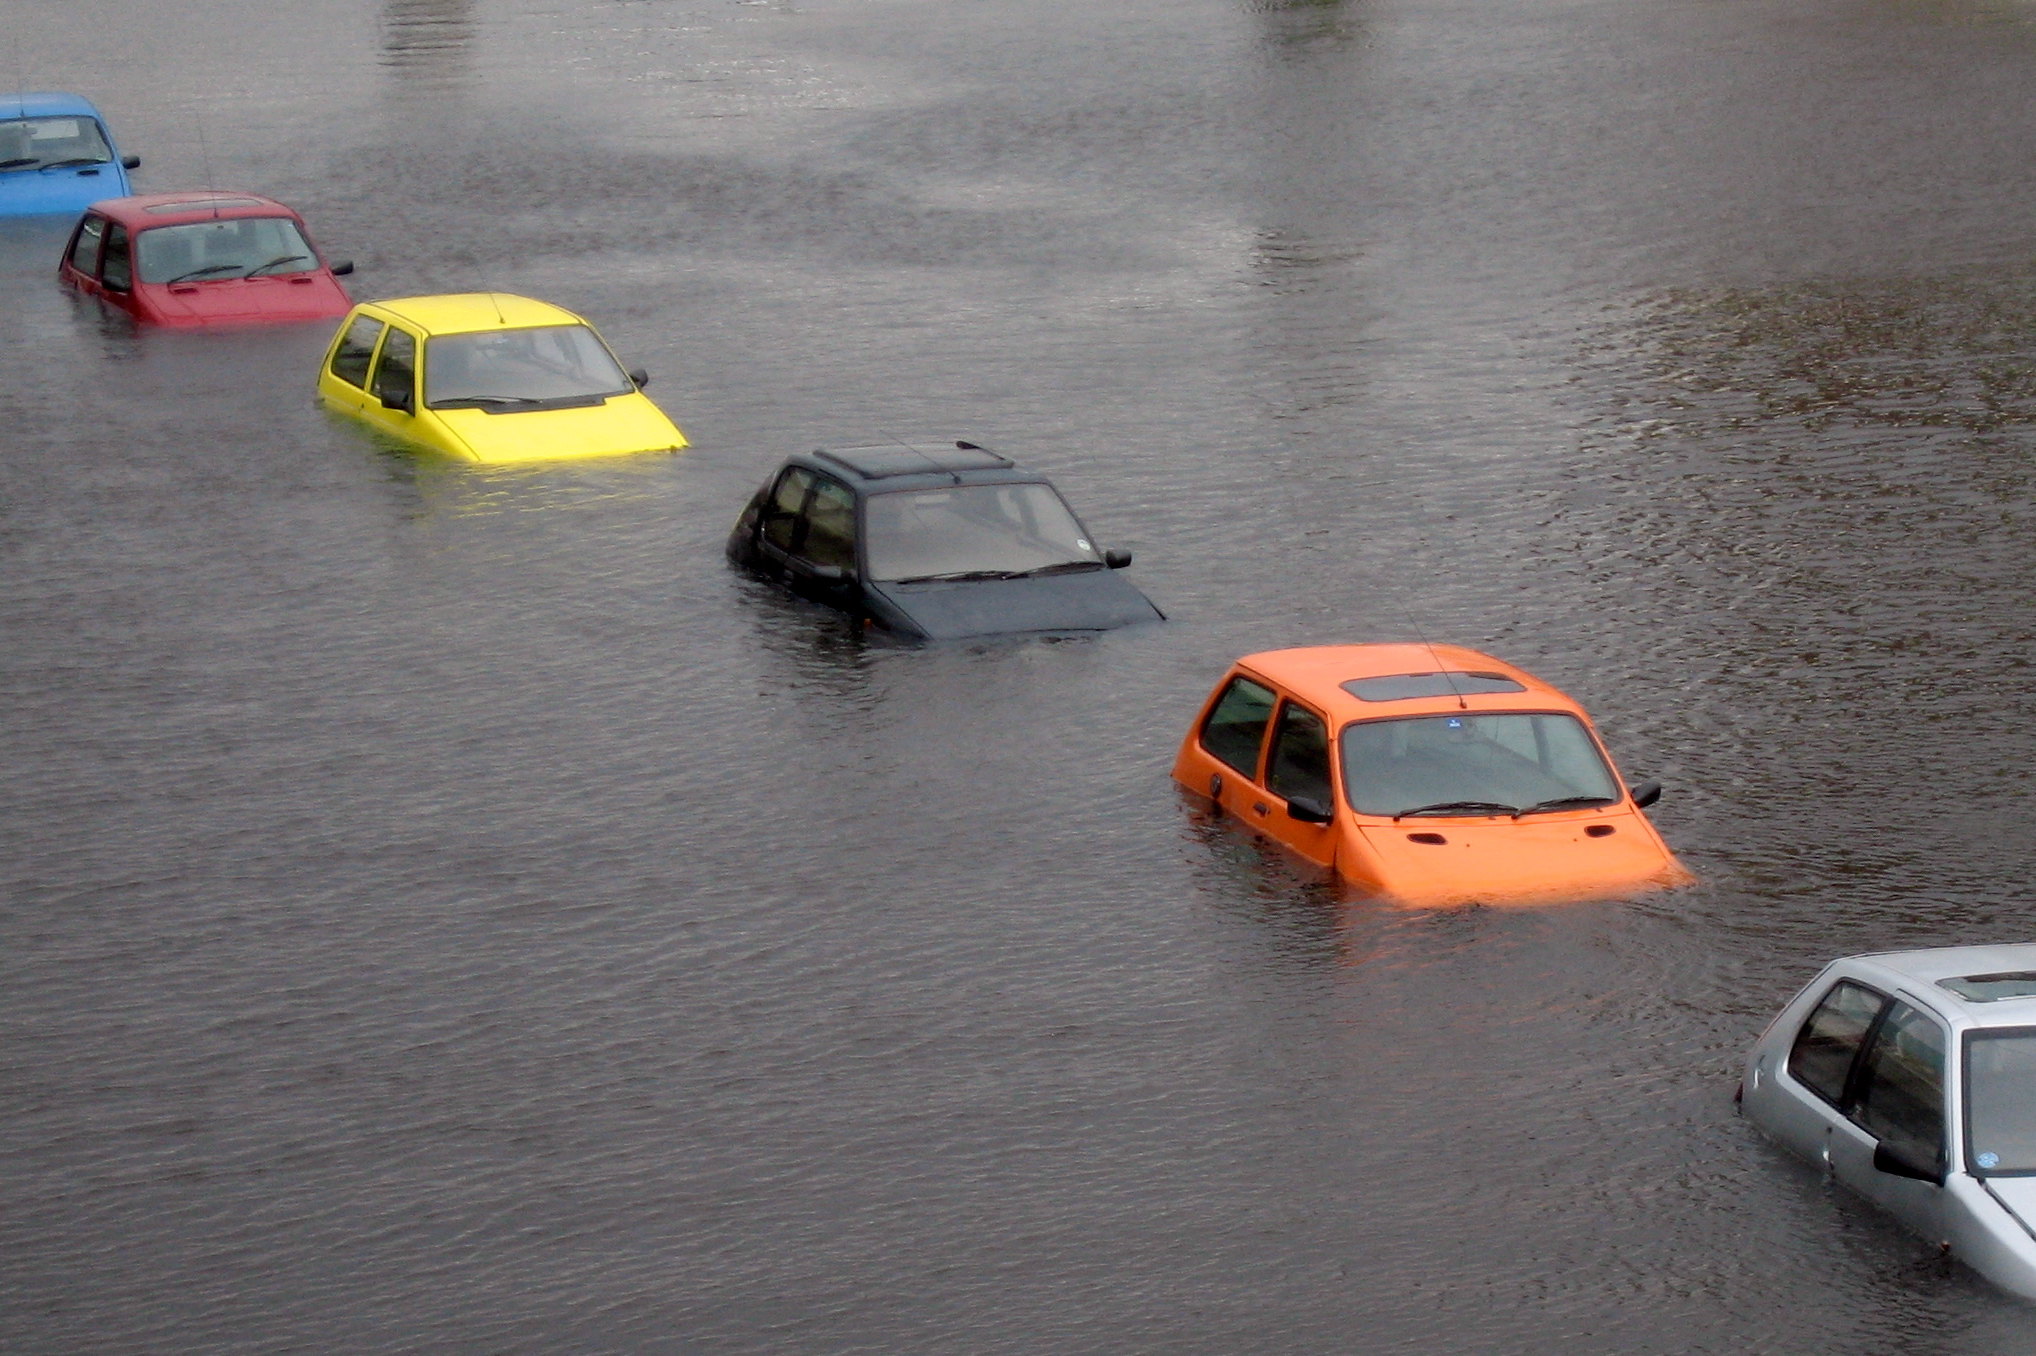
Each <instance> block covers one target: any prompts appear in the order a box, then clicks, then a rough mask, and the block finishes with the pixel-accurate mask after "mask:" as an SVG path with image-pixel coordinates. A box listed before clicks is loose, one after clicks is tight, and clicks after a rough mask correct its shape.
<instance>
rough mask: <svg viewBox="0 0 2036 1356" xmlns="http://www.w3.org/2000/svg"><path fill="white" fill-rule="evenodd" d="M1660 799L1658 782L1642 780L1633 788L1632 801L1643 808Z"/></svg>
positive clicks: (1659, 784)
mask: <svg viewBox="0 0 2036 1356" xmlns="http://www.w3.org/2000/svg"><path fill="white" fill-rule="evenodd" d="M1660 799H1661V783H1660V782H1642V783H1640V785H1638V786H1636V787H1634V788H1633V803H1634V804H1635V805H1636V806H1638V807H1640V808H1641V809H1643V810H1645V809H1646V808H1647V807H1648V806H1650V805H1652V804H1654V802H1656V801H1658V800H1660Z"/></svg>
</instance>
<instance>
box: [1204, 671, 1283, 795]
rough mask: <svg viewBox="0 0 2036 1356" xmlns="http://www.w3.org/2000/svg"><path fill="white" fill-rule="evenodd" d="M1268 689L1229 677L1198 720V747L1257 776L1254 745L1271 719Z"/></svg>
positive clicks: (1270, 691) (1238, 768)
mask: <svg viewBox="0 0 2036 1356" xmlns="http://www.w3.org/2000/svg"><path fill="white" fill-rule="evenodd" d="M1272 709H1273V694H1272V689H1271V688H1268V687H1265V686H1263V685H1262V684H1259V683H1254V682H1252V681H1251V679H1249V678H1233V679H1231V680H1230V686H1229V687H1227V688H1225V689H1224V690H1223V695H1222V697H1220V698H1218V699H1217V702H1216V705H1215V707H1214V708H1213V709H1211V710H1210V712H1209V718H1208V719H1207V720H1205V721H1203V722H1202V747H1203V748H1205V749H1207V750H1208V751H1209V752H1210V753H1211V754H1213V755H1215V757H1216V758H1217V759H1219V760H1220V761H1222V762H1224V763H1227V764H1229V765H1230V766H1231V767H1233V768H1235V769H1237V770H1238V771H1239V772H1242V773H1243V774H1244V775H1245V776H1247V777H1253V778H1255V777H1257V776H1258V746H1259V745H1260V744H1261V743H1263V742H1264V741H1265V727H1266V722H1267V721H1269V720H1271V719H1272Z"/></svg>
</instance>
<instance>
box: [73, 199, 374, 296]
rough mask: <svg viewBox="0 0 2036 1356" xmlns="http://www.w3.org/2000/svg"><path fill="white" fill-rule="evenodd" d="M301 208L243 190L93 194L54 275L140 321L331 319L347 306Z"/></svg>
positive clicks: (345, 267) (339, 267)
mask: <svg viewBox="0 0 2036 1356" xmlns="http://www.w3.org/2000/svg"><path fill="white" fill-rule="evenodd" d="M351 272H353V264H352V263H351V262H342V263H338V264H327V263H326V262H325V259H324V258H323V256H321V255H320V254H319V253H318V247H317V246H316V245H314V244H312V243H311V236H310V233H309V232H308V231H307V230H306V229H305V227H304V218H302V217H300V216H298V215H297V214H296V213H295V212H293V211H291V210H290V209H289V208H287V207H285V206H283V204H281V203H279V202H276V201H274V200H273V199H270V198H261V197H257V196H255V195H254V194H252V193H216V192H201V193H146V194H142V195H139V196H137V197H132V198H110V199H108V200H107V201H105V202H97V203H93V204H92V206H91V207H90V208H88V209H86V212H85V215H84V216H83V217H81V218H80V219H79V221H78V225H77V228H76V229H75V230H73V231H72V232H71V240H70V243H69V244H68V245H67V246H65V248H64V261H63V263H61V264H59V265H58V266H57V277H58V279H59V280H60V281H62V282H63V283H65V284H66V285H67V286H70V287H75V288H76V289H78V290H79V291H80V292H83V293H86V294H87V295H89V296H95V297H98V298H99V299H100V300H102V301H104V302H106V303H107V304H108V305H111V306H116V307H118V308H119V309H121V310H123V311H125V312H127V313H128V314H129V315H131V316H133V317H134V318H135V319H136V320H138V321H140V322H141V323H142V324H144V325H174V326H197V325H259V324H273V323H277V322H285V321H299V320H332V319H336V318H338V317H339V316H343V315H345V314H346V313H347V312H348V311H349V310H350V309H352V307H353V298H351V297H349V296H348V295H347V294H346V289H345V288H344V287H342V286H340V284H339V279H338V277H337V276H336V275H338V274H343V273H351Z"/></svg>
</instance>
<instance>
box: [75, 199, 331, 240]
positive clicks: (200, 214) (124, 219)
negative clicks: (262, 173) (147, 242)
mask: <svg viewBox="0 0 2036 1356" xmlns="http://www.w3.org/2000/svg"><path fill="white" fill-rule="evenodd" d="M92 210H93V211H94V212H97V213H99V214H100V215H101V216H103V217H106V218H108V219H109V220H112V221H118V222H121V223H122V224H124V225H125V226H126V227H127V228H128V229H129V230H130V231H141V230H147V229H148V228H149V227H151V226H174V225H177V224H178V223H180V222H187V221H215V220H220V219H226V218H235V217H289V218H290V219H291V220H293V221H298V222H301V221H303V218H302V217H300V216H298V215H297V213H296V212H294V211H292V210H291V209H290V208H288V207H285V206H284V205H283V204H281V203H279V202H277V201H276V200H275V199H274V198H264V197H262V196H261V195H260V194H258V193H226V192H221V191H219V190H215V189H201V190H198V191H196V192H189V193H137V194H136V195H134V196H133V197H131V198H108V199H107V200H106V201H105V202H95V203H93V204H92Z"/></svg>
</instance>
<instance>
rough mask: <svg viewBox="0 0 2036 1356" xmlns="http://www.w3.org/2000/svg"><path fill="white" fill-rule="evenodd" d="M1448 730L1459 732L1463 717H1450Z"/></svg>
mask: <svg viewBox="0 0 2036 1356" xmlns="http://www.w3.org/2000/svg"><path fill="white" fill-rule="evenodd" d="M1449 728H1450V729H1452V730H1461V729H1462V728H1463V717H1461V716H1451V717H1450V718H1449Z"/></svg>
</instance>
